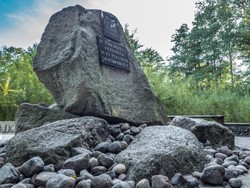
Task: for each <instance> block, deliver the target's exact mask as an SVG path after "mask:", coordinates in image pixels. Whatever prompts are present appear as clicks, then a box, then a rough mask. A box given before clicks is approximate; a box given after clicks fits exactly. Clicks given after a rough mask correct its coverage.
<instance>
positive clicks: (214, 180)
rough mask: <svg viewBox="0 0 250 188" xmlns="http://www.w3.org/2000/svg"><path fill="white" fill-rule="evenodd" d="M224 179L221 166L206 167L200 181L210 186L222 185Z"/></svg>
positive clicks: (223, 171) (223, 170)
mask: <svg viewBox="0 0 250 188" xmlns="http://www.w3.org/2000/svg"><path fill="white" fill-rule="evenodd" d="M224 177H225V169H224V167H223V166H221V165H214V166H208V167H206V168H204V169H203V171H202V175H201V180H202V181H203V182H205V183H209V184H212V185H222V184H223V181H224Z"/></svg>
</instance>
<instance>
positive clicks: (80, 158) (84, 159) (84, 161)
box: [63, 153, 90, 174]
mask: <svg viewBox="0 0 250 188" xmlns="http://www.w3.org/2000/svg"><path fill="white" fill-rule="evenodd" d="M89 159H90V156H89V154H88V153H83V154H79V155H76V156H74V157H71V158H69V159H67V160H66V161H65V162H64V163H63V168H66V169H73V170H74V171H75V172H76V173H77V174H78V173H80V171H81V170H84V169H87V168H88V167H89Z"/></svg>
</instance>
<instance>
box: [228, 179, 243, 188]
mask: <svg viewBox="0 0 250 188" xmlns="http://www.w3.org/2000/svg"><path fill="white" fill-rule="evenodd" d="M228 182H229V184H230V186H231V187H232V188H240V187H241V186H242V181H241V180H240V179H237V178H231V179H230V180H229V181H228Z"/></svg>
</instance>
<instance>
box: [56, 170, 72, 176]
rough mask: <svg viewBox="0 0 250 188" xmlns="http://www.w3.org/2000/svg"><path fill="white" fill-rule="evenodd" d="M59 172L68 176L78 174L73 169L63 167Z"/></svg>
mask: <svg viewBox="0 0 250 188" xmlns="http://www.w3.org/2000/svg"><path fill="white" fill-rule="evenodd" d="M57 173H58V174H63V175H65V176H68V177H73V176H76V172H75V170H73V169H61V170H59V171H58V172H57Z"/></svg>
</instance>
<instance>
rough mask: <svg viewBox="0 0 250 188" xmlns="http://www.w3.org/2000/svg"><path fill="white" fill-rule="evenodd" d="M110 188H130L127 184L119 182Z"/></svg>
mask: <svg viewBox="0 0 250 188" xmlns="http://www.w3.org/2000/svg"><path fill="white" fill-rule="evenodd" d="M112 188H131V187H130V185H129V184H128V183H127V182H125V181H121V182H119V183H117V184H115V185H113V186H112Z"/></svg>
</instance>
